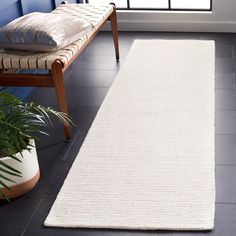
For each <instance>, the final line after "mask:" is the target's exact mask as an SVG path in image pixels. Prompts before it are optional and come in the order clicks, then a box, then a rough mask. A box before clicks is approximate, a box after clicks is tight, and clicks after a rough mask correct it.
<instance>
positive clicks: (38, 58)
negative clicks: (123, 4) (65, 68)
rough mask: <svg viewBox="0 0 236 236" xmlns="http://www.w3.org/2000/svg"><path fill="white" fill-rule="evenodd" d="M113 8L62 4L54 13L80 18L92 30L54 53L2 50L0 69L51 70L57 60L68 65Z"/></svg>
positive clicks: (0, 53)
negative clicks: (87, 22) (90, 25)
mask: <svg viewBox="0 0 236 236" xmlns="http://www.w3.org/2000/svg"><path fill="white" fill-rule="evenodd" d="M112 11H113V6H112V5H107V6H94V5H91V4H62V5H60V6H59V7H57V8H56V9H55V10H54V11H53V13H54V14H60V13H61V12H63V14H67V13H68V14H70V15H71V14H73V15H75V16H78V17H79V18H82V19H85V20H87V21H89V22H90V23H91V24H92V25H93V28H92V30H91V31H90V32H89V33H88V34H86V35H85V36H83V37H82V38H80V39H79V40H77V41H75V42H74V43H72V44H70V45H68V46H67V47H65V48H63V49H60V50H57V51H53V52H47V53H42V52H39V53H37V52H30V51H20V50H2V51H1V52H0V69H47V70H50V69H51V67H52V63H53V62H54V61H55V60H60V61H61V62H62V63H63V64H64V65H66V64H67V63H68V62H69V61H70V60H71V58H72V57H73V56H74V55H75V54H76V53H77V52H78V51H79V50H80V49H81V47H82V46H83V45H84V43H85V42H87V41H88V40H89V39H90V37H91V36H92V35H93V33H94V32H95V31H96V30H97V29H98V28H99V27H100V26H101V25H102V24H103V23H104V21H105V20H106V19H107V17H108V16H109V15H110V14H111V13H112Z"/></svg>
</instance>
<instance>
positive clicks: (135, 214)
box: [45, 40, 215, 230]
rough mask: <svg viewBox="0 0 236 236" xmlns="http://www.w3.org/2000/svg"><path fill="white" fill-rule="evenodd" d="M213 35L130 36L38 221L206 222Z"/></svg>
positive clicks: (186, 225) (163, 225)
mask: <svg viewBox="0 0 236 236" xmlns="http://www.w3.org/2000/svg"><path fill="white" fill-rule="evenodd" d="M214 71H215V47H214V42H213V41H195V40H136V41H135V42H134V43H133V45H132V48H131V50H130V52H129V54H128V56H127V59H126V62H125V64H124V66H123V68H122V69H121V71H120V72H119V74H118V76H117V78H116V80H115V82H114V83H113V85H112V87H111V88H110V90H109V92H108V94H107V96H106V98H105V100H104V102H103V104H102V106H101V108H100V110H99V112H98V114H97V116H96V118H95V120H94V122H93V124H92V126H91V128H90V130H89V132H88V135H87V137H86V139H85V141H84V143H83V145H82V147H81V149H80V152H79V154H78V156H77V157H76V159H75V161H74V163H73V165H72V168H71V170H70V172H69V174H68V176H67V178H66V180H65V182H64V185H63V187H62V189H61V191H60V193H59V194H58V197H57V199H56V201H55V203H54V205H53V207H52V209H51V211H50V213H49V215H48V217H47V219H46V221H45V225H46V226H55V227H57V226H58V227H90V228H116V229H117V228H119V229H144V230H148V229H150V230H151V229H153V230H154V229H166V230H208V229H212V228H213V225H214V210H215V163H214V162H215V161H214V156H215V155H214V154H215V151H214V120H215V115H214V114H215V112H214V108H215V105H214V100H215V99H214V96H215V95H214V84H215V82H214V77H215V76H214Z"/></svg>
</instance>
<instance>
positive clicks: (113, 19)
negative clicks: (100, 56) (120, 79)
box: [110, 4, 120, 60]
mask: <svg viewBox="0 0 236 236" xmlns="http://www.w3.org/2000/svg"><path fill="white" fill-rule="evenodd" d="M113 5H114V4H113ZM110 21H111V30H112V35H113V41H114V46H115V52H116V59H117V60H119V59H120V55H119V42H118V31H117V17H116V8H115V5H114V10H113V12H112V14H111V15H110Z"/></svg>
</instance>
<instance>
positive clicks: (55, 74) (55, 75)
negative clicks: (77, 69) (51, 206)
mask: <svg viewBox="0 0 236 236" xmlns="http://www.w3.org/2000/svg"><path fill="white" fill-rule="evenodd" d="M111 4H112V5H113V6H114V7H113V12H112V13H111V14H110V15H109V16H108V17H107V18H106V19H104V22H103V24H102V25H101V26H100V27H99V28H98V29H97V30H96V31H95V32H94V33H93V35H92V36H91V37H90V38H89V40H88V41H87V42H85V43H84V45H83V46H82V47H81V48H80V49H79V50H78V52H77V53H76V54H75V55H74V56H73V57H72V58H71V60H70V61H69V62H68V63H67V64H65V65H64V64H63V63H62V62H61V61H60V60H55V61H54V62H53V64H52V67H51V70H48V74H45V75H35V74H17V73H15V71H11V70H9V71H8V70H0V86H22V87H27V86H29V87H54V88H55V91H56V97H57V102H58V105H59V108H60V111H62V112H64V113H66V114H68V109H67V102H66V95H65V89H64V83H63V74H64V72H65V71H66V70H67V69H68V67H69V66H70V65H71V63H72V62H73V61H74V60H75V59H76V58H77V57H78V55H79V54H80V53H81V52H82V51H83V49H84V48H85V47H86V46H87V45H88V44H89V43H90V42H91V41H92V40H93V38H94V37H95V36H96V34H97V33H98V32H99V31H100V29H101V28H102V27H103V25H104V24H105V23H106V22H107V21H110V23H111V29H112V35H113V41H114V47H115V55H116V59H117V60H119V44H118V31H117V16H116V8H115V4H113V3H111ZM64 133H65V137H66V139H67V140H69V139H71V130H70V127H69V126H68V125H64Z"/></svg>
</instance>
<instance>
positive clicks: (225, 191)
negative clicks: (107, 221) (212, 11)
mask: <svg viewBox="0 0 236 236" xmlns="http://www.w3.org/2000/svg"><path fill="white" fill-rule="evenodd" d="M156 38H161V39H204V40H205V39H206V40H207V39H210V40H215V42H216V163H217V165H216V187H217V196H216V219H215V229H214V231H212V232H205V233H203V232H199V233H194V232H168V231H164V232H163V231H152V232H144V231H116V230H92V229H59V228H45V227H44V226H43V222H44V220H45V218H46V216H47V214H48V212H49V209H50V207H51V206H52V204H53V202H54V200H55V198H56V196H57V193H58V191H59V190H60V187H61V185H62V183H63V180H64V178H65V177H66V175H67V173H68V171H69V169H70V166H71V164H72V163H73V160H74V158H75V156H76V154H77V152H78V150H79V148H80V146H81V144H82V142H83V140H84V138H85V136H86V133H87V131H88V129H89V127H90V126H91V124H92V122H93V119H94V117H95V116H96V113H97V111H98V109H99V106H100V105H101V104H102V101H103V99H104V97H105V96H106V93H107V91H108V89H109V87H110V86H111V84H112V82H113V81H114V79H115V76H116V74H117V72H118V71H119V69H120V67H122V64H123V63H124V60H125V57H126V55H127V52H128V51H129V48H130V46H131V44H132V42H133V40H134V39H156ZM120 53H121V60H120V62H119V63H117V62H116V60H115V55H114V49H113V43H112V37H111V34H110V33H99V35H98V36H97V37H96V39H95V40H94V41H93V42H92V43H91V44H90V45H89V47H88V48H87V49H86V50H85V51H84V53H82V54H81V56H80V57H79V58H78V59H77V60H76V61H75V62H74V63H73V65H72V66H71V68H70V69H69V70H68V72H67V74H66V76H65V85H66V93H67V99H68V106H69V112H70V114H71V115H72V118H73V120H74V122H75V124H76V126H75V127H73V139H72V140H71V142H70V143H67V142H65V141H64V135H63V129H62V127H61V125H58V124H55V125H54V129H52V130H50V131H49V132H50V136H49V137H43V138H42V139H41V141H40V142H37V149H38V157H39V162H40V168H41V179H40V182H39V183H38V185H37V187H36V188H35V189H34V190H32V191H31V192H30V193H28V194H26V195H25V196H23V197H21V198H18V199H16V200H14V201H13V202H12V203H11V204H6V203H5V202H1V203H0V235H1V236H54V235H55V236H75V235H76V236H79V235H80V236H108V235H109V236H113V235H114V236H115V235H117V236H128V235H133V236H141V235H142V236H143V235H147V236H148V235H166V236H169V235H173V236H182V235H183V236H193V235H201V236H202V235H210V236H213V235H214V236H216V235H217V236H235V235H236V233H235V232H236V84H235V73H236V34H203V33H196V34H194V33H142V32H133V33H125V32H124V33H120ZM144 63H145V58H144ZM157 67H158V65H157ZM170 67H171V66H170ZM28 100H30V101H37V102H38V103H40V104H42V105H47V106H52V107H54V108H57V106H56V99H55V94H54V90H53V89H51V88H46V89H45V88H44V89H42V88H38V89H35V90H34V91H33V92H32V94H31V95H30V96H29V97H28ZM199 115H200V114H199Z"/></svg>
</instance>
